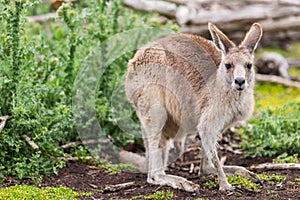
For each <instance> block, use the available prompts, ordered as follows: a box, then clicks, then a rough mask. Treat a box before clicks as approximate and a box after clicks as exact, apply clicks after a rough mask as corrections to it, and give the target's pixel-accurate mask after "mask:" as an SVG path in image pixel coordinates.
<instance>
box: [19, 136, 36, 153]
mask: <svg viewBox="0 0 300 200" xmlns="http://www.w3.org/2000/svg"><path fill="white" fill-rule="evenodd" d="M21 137H22V138H23V139H24V140H26V142H27V143H28V144H29V145H30V146H31V148H33V149H34V150H38V149H39V146H38V145H37V144H35V143H34V141H32V140H31V138H30V137H28V136H27V135H25V134H24V135H22V136H21Z"/></svg>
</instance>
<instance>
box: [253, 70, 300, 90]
mask: <svg viewBox="0 0 300 200" xmlns="http://www.w3.org/2000/svg"><path fill="white" fill-rule="evenodd" d="M255 78H256V80H257V81H266V82H271V83H277V84H282V85H284V86H287V87H294V88H297V89H300V83H298V82H296V81H291V80H288V79H285V78H282V77H280V76H274V75H263V74H256V76H255Z"/></svg>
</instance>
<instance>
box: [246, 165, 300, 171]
mask: <svg viewBox="0 0 300 200" xmlns="http://www.w3.org/2000/svg"><path fill="white" fill-rule="evenodd" d="M249 169H250V170H252V169H267V170H270V169H273V170H277V169H297V170H299V169H300V164H297V163H263V164H258V165H252V166H250V167H249Z"/></svg>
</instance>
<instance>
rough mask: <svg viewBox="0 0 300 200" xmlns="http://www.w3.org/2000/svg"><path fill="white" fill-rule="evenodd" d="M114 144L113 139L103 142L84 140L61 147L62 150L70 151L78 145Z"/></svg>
mask: <svg viewBox="0 0 300 200" xmlns="http://www.w3.org/2000/svg"><path fill="white" fill-rule="evenodd" d="M111 142H112V138H107V139H105V140H101V139H90V140H83V141H75V142H70V143H68V144H64V145H62V146H61V148H62V149H69V148H71V147H73V146H76V145H80V144H83V145H88V144H108V143H111Z"/></svg>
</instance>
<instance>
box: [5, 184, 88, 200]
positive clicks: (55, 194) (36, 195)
mask: <svg viewBox="0 0 300 200" xmlns="http://www.w3.org/2000/svg"><path fill="white" fill-rule="evenodd" d="M92 195H93V193H92V192H76V191H74V190H71V189H68V188H65V187H62V186H61V187H55V188H52V187H45V188H38V187H35V186H29V185H15V186H12V187H6V188H0V200H16V199H22V200H27V199H47V200H61V199H65V200H73V199H77V198H78V197H90V196H92Z"/></svg>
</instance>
